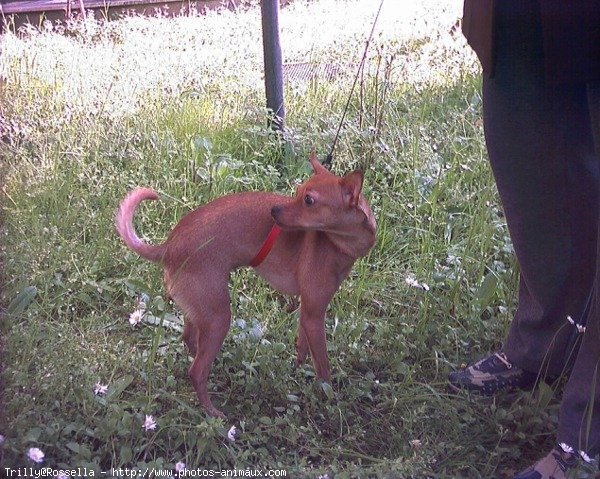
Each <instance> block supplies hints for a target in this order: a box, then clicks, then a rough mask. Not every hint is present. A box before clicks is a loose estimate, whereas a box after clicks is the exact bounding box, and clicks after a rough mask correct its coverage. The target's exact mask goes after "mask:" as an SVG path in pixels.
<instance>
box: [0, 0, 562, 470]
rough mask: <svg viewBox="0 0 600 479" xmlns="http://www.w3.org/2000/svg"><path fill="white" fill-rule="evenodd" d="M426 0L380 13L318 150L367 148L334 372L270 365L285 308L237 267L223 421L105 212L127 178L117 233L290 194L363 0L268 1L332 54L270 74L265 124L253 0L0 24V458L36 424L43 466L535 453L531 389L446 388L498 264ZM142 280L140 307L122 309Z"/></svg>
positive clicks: (469, 132) (472, 138) (490, 221)
mask: <svg viewBox="0 0 600 479" xmlns="http://www.w3.org/2000/svg"><path fill="white" fill-rule="evenodd" d="M441 3H445V2H441ZM441 3H440V2H435V1H430V2H425V3H424V4H421V2H414V3H413V2H406V5H407V6H406V7H405V8H406V10H405V11H397V10H392V11H387V12H386V11H384V15H383V17H382V21H381V25H380V31H379V33H378V34H377V35H376V38H375V42H374V44H373V45H372V48H371V50H370V60H369V62H368V65H367V69H366V73H365V76H364V79H363V81H362V82H361V83H360V85H359V90H360V91H358V92H357V94H356V96H355V98H354V99H353V102H352V106H351V109H350V112H349V116H348V120H347V125H346V127H345V129H344V130H343V133H342V136H341V141H340V144H339V146H338V150H337V151H336V159H335V164H334V170H335V171H336V172H338V173H342V172H344V171H348V170H350V169H352V168H355V167H357V166H361V167H363V168H365V170H366V180H365V194H366V195H367V197H368V198H369V201H370V203H371V206H372V208H373V211H374V212H375V214H376V217H377V221H378V243H377V246H376V247H375V249H374V250H373V251H372V253H371V254H370V255H369V256H368V257H367V258H364V259H362V260H360V261H359V262H357V264H356V265H355V267H354V269H353V272H352V274H351V275H350V277H349V278H348V279H347V280H346V281H345V283H344V284H343V286H342V288H341V289H340V291H339V292H338V294H337V295H336V297H335V299H334V301H333V302H332V304H331V307H330V309H329V312H328V317H329V320H328V324H327V331H328V341H329V355H330V359H331V363H332V369H333V381H332V387H333V391H332V390H331V389H330V388H328V387H327V386H326V385H322V384H319V383H317V382H315V381H314V375H313V371H312V367H311V366H310V365H309V366H305V367H302V368H300V369H299V370H293V368H292V363H293V358H294V336H295V331H296V324H297V318H296V314H295V313H289V312H287V309H286V305H285V304H284V302H283V301H282V300H281V298H280V296H279V295H278V294H276V293H274V292H273V291H271V290H269V289H268V288H267V287H266V286H265V284H263V283H261V282H260V280H258V279H256V278H255V277H254V276H253V275H252V274H251V273H250V272H248V271H239V272H237V273H235V274H234V275H233V276H232V281H231V283H232V291H233V292H232V311H233V317H234V318H235V323H234V325H233V327H232V331H231V333H230V334H229V336H228V338H227V340H226V342H225V345H224V347H223V349H222V352H221V354H220V355H219V357H218V359H217V361H216V363H215V365H214V368H213V373H212V375H211V380H210V385H211V386H210V387H211V393H212V397H213V400H214V401H215V403H216V405H217V406H218V407H220V408H222V410H224V412H225V413H226V414H227V416H228V419H227V421H222V420H216V419H208V418H206V417H205V415H204V414H203V413H202V411H201V410H200V409H199V407H198V405H197V402H196V398H195V395H194V393H193V390H192V387H191V384H190V382H189V381H188V378H187V367H188V365H189V358H188V357H187V355H186V353H185V350H184V347H183V345H182V343H181V341H180V332H181V324H182V319H181V317H180V314H179V312H178V311H177V309H176V308H175V306H174V305H173V304H172V303H170V302H169V301H168V300H167V298H166V296H165V293H164V290H163V288H162V283H161V280H162V278H161V276H162V275H161V271H160V268H158V267H156V266H155V265H152V264H150V263H147V262H145V261H143V260H141V259H139V258H138V257H136V256H135V255H134V254H132V253H130V252H129V251H128V250H126V249H125V248H124V247H123V245H122V244H121V242H120V241H119V239H118V238H117V236H116V234H115V232H114V227H113V215H114V212H115V209H116V207H117V205H118V203H119V201H120V199H121V198H122V197H123V196H124V194H125V192H126V191H127V190H128V189H130V188H132V187H134V186H137V185H148V186H152V187H153V188H155V189H157V190H158V191H160V192H161V193H162V194H163V201H162V202H160V203H152V204H150V205H144V206H143V207H141V209H140V215H139V224H138V230H139V231H140V232H141V233H142V234H143V235H145V237H146V238H147V239H148V240H151V241H161V240H162V239H163V238H164V237H165V235H166V234H167V232H168V231H169V230H170V229H171V228H172V227H173V225H174V224H175V223H176V222H177V220H178V218H180V217H181V216H182V215H183V214H184V213H185V212H187V211H189V210H190V209H191V208H194V207H195V206H196V205H198V204H200V203H202V202H205V201H208V200H210V199H211V198H214V197H216V196H219V195H222V194H226V193H230V192H234V191H240V190H263V189H264V190H274V191H279V192H282V193H289V194H291V192H292V191H293V188H294V185H295V184H296V183H297V181H300V180H303V179H305V178H306V177H307V175H308V174H309V168H308V165H307V162H306V161H305V160H306V158H307V157H308V153H309V152H310V151H311V150H312V149H313V148H316V149H317V151H318V152H319V154H320V155H324V154H325V152H326V151H327V150H328V148H329V145H330V144H331V141H332V139H333V135H334V132H335V128H336V127H337V123H338V121H339V119H340V117H341V115H342V109H343V105H344V103H345V101H346V98H347V94H348V91H349V88H350V80H351V77H352V75H353V74H354V66H352V65H353V62H354V61H355V60H356V58H357V57H359V56H360V54H361V52H362V48H363V45H364V38H365V35H366V34H367V32H368V27H367V26H365V25H366V23H365V18H372V14H374V10H373V5H372V3H369V2H366V1H350V2H344V1H342V0H337V1H334V0H322V1H321V2H313V3H303V2H295V3H294V4H293V5H292V6H290V7H287V8H286V9H284V10H282V12H281V15H282V19H281V23H282V31H283V38H284V53H285V54H286V57H287V58H288V59H290V60H294V61H306V60H310V61H315V62H325V61H338V62H339V63H340V64H343V65H346V66H345V69H346V75H343V77H342V78H340V79H339V80H338V81H336V82H333V83H327V82H325V81H323V80H319V79H316V80H314V81H312V82H310V83H308V84H299V83H289V84H288V85H287V86H286V107H287V111H288V118H287V129H286V132H285V133H284V134H283V135H275V134H273V133H272V132H270V131H268V130H267V129H266V127H265V124H266V112H265V111H264V108H263V105H264V99H263V90H262V84H261V80H260V78H261V65H260V61H261V60H260V59H261V57H260V55H261V53H260V51H261V50H260V49H261V46H260V18H259V13H258V10H257V9H256V8H253V9H250V10H249V11H247V12H240V13H238V14H232V13H227V12H222V13H220V14H210V15H208V16H206V17H195V16H191V17H182V18H177V19H173V20H168V19H164V18H159V19H146V18H127V19H123V20H120V21H114V22H109V23H96V22H90V23H88V24H87V25H84V24H81V23H77V22H73V23H70V24H68V25H67V27H66V28H64V29H58V31H57V29H56V28H50V27H48V26H46V27H42V28H41V29H40V30H36V29H29V30H28V31H26V32H22V33H21V34H20V35H15V34H13V33H6V34H5V35H4V36H3V38H2V50H3V54H2V56H1V57H0V73H1V74H2V75H3V77H4V79H5V81H4V82H3V84H2V85H1V86H0V96H1V98H0V100H1V102H0V105H1V106H0V113H1V117H0V122H1V123H0V128H1V130H0V133H1V136H2V143H0V157H1V158H2V174H3V181H2V187H3V198H2V202H3V209H2V229H1V234H2V258H1V260H2V266H3V278H2V279H3V288H2V296H1V299H2V303H3V304H4V307H5V308H4V314H3V317H2V322H1V329H2V333H3V355H2V363H3V370H2V386H3V391H4V392H3V395H2V401H3V414H2V419H3V420H2V422H1V423H0V424H1V426H0V434H2V435H4V436H5V442H4V444H3V445H2V446H0V464H2V466H3V467H9V466H10V467H17V466H24V465H32V464H33V463H31V461H28V460H27V458H26V451H27V449H28V448H30V447H39V448H40V449H42V450H43V451H44V453H45V455H46V456H45V462H44V464H45V465H50V466H53V467H55V468H61V467H62V468H64V467H77V466H88V467H90V468H93V469H94V470H96V471H100V470H109V469H110V468H111V467H112V468H119V467H138V468H142V469H145V468H146V467H149V468H156V469H170V468H172V467H173V466H174V464H175V463H176V462H179V461H183V462H185V463H186V465H187V466H188V468H206V469H216V470H221V469H233V468H236V469H244V468H249V469H255V468H265V469H266V468H269V469H284V470H286V471H287V473H288V476H287V477H310V478H316V477H318V476H319V475H325V474H328V476H329V477H330V478H332V477H336V478H345V477H356V478H359V477H360V478H365V477H390V478H398V477H502V476H503V475H505V474H508V473H510V471H515V470H518V469H519V468H521V467H524V466H526V465H528V464H529V463H530V462H531V461H532V460H533V459H535V458H537V457H538V456H540V455H541V454H542V453H545V451H546V450H547V449H548V448H549V447H550V445H551V444H552V439H553V430H554V428H555V425H556V416H557V408H558V406H557V404H558V402H557V400H556V399H555V398H552V397H551V395H552V390H551V389H549V388H547V387H542V388H541V389H539V390H537V391H535V392H534V393H532V394H529V393H520V394H514V395H509V396H505V397H501V398H497V399H489V400H480V399H476V398H471V397H469V396H466V395H462V394H461V395H456V394H452V393H449V392H448V391H447V389H446V386H445V380H446V375H447V373H448V372H449V371H450V370H452V369H453V368H456V367H458V366H459V365H460V364H461V363H463V362H464V361H467V360H469V359H472V358H476V357H478V356H480V355H482V354H485V353H486V352H488V351H490V350H494V349H496V348H497V347H498V346H499V345H500V344H501V342H502V339H503V337H504V334H505V331H506V328H507V325H508V324H509V322H510V318H511V312H512V311H513V308H514V302H515V293H514V292H515V289H516V280H517V271H516V265H515V261H514V258H513V254H512V249H511V244H510V240H509V237H508V232H507V229H506V224H505V221H504V218H503V216H502V213H501V209H500V206H499V203H498V198H497V193H496V190H495V186H494V183H493V179H492V177H491V173H490V170H489V167H488V164H487V162H486V159H485V156H486V155H485V148H484V143H483V138H482V130H481V128H480V117H481V111H480V100H479V89H480V78H479V73H478V69H477V66H476V62H475V59H474V57H473V55H472V54H471V52H470V51H469V50H468V48H467V47H466V45H465V43H464V41H463V40H462V38H461V37H460V35H459V34H454V35H453V34H451V33H450V30H451V27H452V25H453V24H454V22H455V21H456V19H457V18H458V15H460V2H456V1H455V2H453V3H451V5H450V7H447V8H445V9H443V8H441ZM340 8H343V9H346V8H352V9H355V11H356V20H354V21H348V20H347V19H342V18H340V17H342V16H341V15H340V14H339V11H340V10H339V9H340ZM389 8H391V7H389ZM353 17H354V16H353ZM407 279H415V280H416V281H417V282H419V283H425V284H426V285H428V287H429V289H428V290H426V289H423V288H417V287H412V286H410V285H409V284H408V283H407ZM33 288H35V290H34V289H33ZM33 292H35V295H34V294H33ZM28 294H29V295H28ZM141 295H147V296H148V297H149V300H148V309H149V312H150V314H148V315H147V316H146V319H145V320H144V322H142V323H141V324H138V325H137V326H135V327H132V326H131V325H130V324H129V322H128V317H129V314H130V313H131V312H133V310H134V309H135V308H136V305H137V303H138V301H139V298H140V297H141ZM242 320H243V321H242ZM244 322H245V326H244V327H242V326H243V325H244ZM257 322H258V323H259V324H260V325H261V329H260V334H249V330H250V329H251V328H252V326H253V325H256V324H257ZM97 382H101V383H103V384H107V385H108V386H109V389H108V393H107V394H106V395H104V396H102V395H95V394H94V385H95V384H96V383H97ZM146 414H150V415H152V416H153V417H154V418H155V419H156V421H157V428H156V429H155V430H154V431H148V432H146V431H144V430H143V429H142V424H143V422H144V418H145V415H146ZM232 425H235V427H236V428H237V431H238V434H237V437H236V440H235V441H234V442H231V441H229V440H228V439H227V432H228V430H229V429H230V427H231V426H232ZM36 467H38V466H36Z"/></svg>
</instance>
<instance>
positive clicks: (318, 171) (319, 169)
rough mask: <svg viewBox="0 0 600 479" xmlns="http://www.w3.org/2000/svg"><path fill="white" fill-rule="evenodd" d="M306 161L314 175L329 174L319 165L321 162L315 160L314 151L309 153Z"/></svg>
mask: <svg viewBox="0 0 600 479" xmlns="http://www.w3.org/2000/svg"><path fill="white" fill-rule="evenodd" d="M308 161H310V164H311V165H312V168H313V171H314V172H315V175H319V174H322V173H329V174H331V173H330V171H329V170H328V169H327V168H325V167H324V166H323V165H322V164H321V162H320V161H319V159H318V158H317V154H316V153H315V152H314V151H311V153H310V156H309V157H308Z"/></svg>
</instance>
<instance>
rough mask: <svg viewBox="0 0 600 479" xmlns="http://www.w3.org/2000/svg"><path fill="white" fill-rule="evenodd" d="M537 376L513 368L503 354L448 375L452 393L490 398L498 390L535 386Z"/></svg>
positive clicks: (496, 354)
mask: <svg viewBox="0 0 600 479" xmlns="http://www.w3.org/2000/svg"><path fill="white" fill-rule="evenodd" d="M536 380H537V374H536V373H532V372H529V371H525V370H523V369H521V368H519V367H517V366H513V365H512V364H511V363H510V361H509V360H508V359H507V358H506V355H505V354H504V353H503V352H499V353H495V354H492V355H491V356H488V357H486V358H483V359H480V360H479V361H477V362H476V363H474V364H471V365H469V366H467V367H466V368H464V369H461V370H460V371H454V372H451V373H450V374H449V375H448V383H449V386H450V388H452V389H453V390H454V391H457V392H458V391H460V390H464V389H466V390H467V391H471V392H478V393H480V394H483V395H485V396H491V395H493V394H495V393H497V392H498V391H500V390H505V391H511V390H513V389H529V388H531V387H532V386H534V385H535V382H536Z"/></svg>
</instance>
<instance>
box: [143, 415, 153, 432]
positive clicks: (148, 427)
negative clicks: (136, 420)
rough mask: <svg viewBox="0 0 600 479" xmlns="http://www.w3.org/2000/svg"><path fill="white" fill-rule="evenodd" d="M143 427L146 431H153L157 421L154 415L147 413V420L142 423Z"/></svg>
mask: <svg viewBox="0 0 600 479" xmlns="http://www.w3.org/2000/svg"><path fill="white" fill-rule="evenodd" d="M142 427H143V428H144V430H145V431H153V430H154V429H156V421H155V420H154V418H153V417H152V416H150V415H149V414H146V420H145V421H144V424H142Z"/></svg>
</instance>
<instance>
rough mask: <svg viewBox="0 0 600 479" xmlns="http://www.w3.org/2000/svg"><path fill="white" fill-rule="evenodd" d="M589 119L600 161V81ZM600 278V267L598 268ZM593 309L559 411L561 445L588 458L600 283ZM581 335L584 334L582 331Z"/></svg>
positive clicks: (596, 406)
mask: <svg viewBox="0 0 600 479" xmlns="http://www.w3.org/2000/svg"><path fill="white" fill-rule="evenodd" d="M588 95H589V108H590V117H591V118H592V125H593V129H594V136H595V139H596V148H597V151H598V156H599V157H600V81H599V82H595V83H594V84H590V85H589V91H588ZM596 278H600V263H597V265H596ZM592 304H593V306H592V310H591V312H590V314H589V315H588V318H587V323H586V325H585V332H580V335H581V336H582V344H581V347H580V349H579V353H578V355H577V359H576V361H575V364H574V366H573V371H572V374H571V376H570V378H569V382H568V383H567V386H566V388H565V391H564V394H563V399H562V403H561V409H560V419H559V428H558V442H559V443H560V442H562V443H565V444H568V445H570V446H571V447H573V448H574V449H577V450H582V451H586V452H587V453H588V454H589V455H593V454H597V453H599V452H600V282H599V281H598V280H597V281H596V284H595V287H594V296H593V303H592ZM580 331H582V330H581V329H580Z"/></svg>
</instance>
